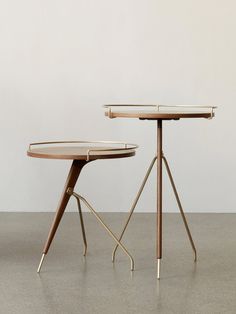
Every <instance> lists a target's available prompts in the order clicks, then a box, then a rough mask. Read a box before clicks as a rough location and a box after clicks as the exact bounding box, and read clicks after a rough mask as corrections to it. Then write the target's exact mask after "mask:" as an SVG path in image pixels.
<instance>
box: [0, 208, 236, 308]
mask: <svg viewBox="0 0 236 314" xmlns="http://www.w3.org/2000/svg"><path fill="white" fill-rule="evenodd" d="M52 217H53V214H52V213H0V248H1V250H0V313H1V314H8V313H9V314H15V313H16V314H21V313H22V314H31V313H32V314H54V313H55V314H67V313H68V314H73V313H79V314H107V313H109V314H110V313H114V314H132V313H134V314H145V313H147V314H148V313H160V314H162V313H166V314H171V313H173V314H191V313H193V314H198V313H201V314H213V313H219V314H224V313H227V314H230V313H232V314H235V313H236V214H189V215H188V221H189V225H190V227H191V231H192V235H193V237H194V240H195V244H196V246H197V250H198V262H197V263H196V264H195V263H194V262H193V255H192V251H191V247H190V244H189V242H188V239H187V237H186V234H185V230H184V226H183V223H182V221H181V218H180V216H179V215H178V214H165V215H164V221H163V232H164V243H163V246H164V250H163V254H164V256H163V261H162V268H161V277H162V278H161V280H160V281H157V280H156V263H155V215H154V214H135V216H134V218H133V220H132V222H131V224H130V227H129V229H128V232H127V234H126V236H125V240H124V243H125V244H126V245H127V247H128V248H129V249H130V251H131V253H132V254H133V256H134V258H135V262H136V265H135V271H134V272H133V273H131V272H130V270H129V267H130V264H129V260H128V259H127V257H126V256H125V255H123V253H122V252H119V254H118V255H117V262H116V264H115V265H113V264H112V262H111V251H112V247H113V241H112V240H111V239H110V238H109V237H108V236H107V235H106V233H105V231H104V230H103V229H102V228H101V227H100V225H98V224H97V222H96V221H95V219H94V217H93V216H91V215H90V214H87V213H86V214H85V227H86V231H87V239H88V254H87V257H86V258H84V257H83V255H82V252H83V246H82V238H81V230H80V224H79V216H78V214H77V213H68V214H65V216H64V217H63V220H62V223H61V225H60V227H59V229H58V233H57V235H56V238H55V240H54V242H53V244H52V246H51V250H50V252H49V253H48V255H47V256H46V259H45V262H44V264H43V267H42V271H41V274H40V275H38V274H37V273H36V269H37V266H38V262H39V260H40V257H41V250H42V246H43V243H44V241H45V238H46V236H47V232H48V229H49V226H50V223H51V221H52ZM103 217H104V218H105V220H106V221H107V223H108V224H109V225H110V226H112V228H113V229H114V230H115V231H116V232H118V231H119V230H120V226H121V222H122V221H123V220H124V218H125V215H124V214H110V213H109V214H103Z"/></svg>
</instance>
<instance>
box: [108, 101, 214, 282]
mask: <svg viewBox="0 0 236 314" xmlns="http://www.w3.org/2000/svg"><path fill="white" fill-rule="evenodd" d="M104 107H105V108H106V112H105V115H106V116H107V117H109V118H111V119H113V118H136V119H137V118H138V119H140V120H155V121H157V154H156V156H155V157H154V158H153V160H152V162H151V164H150V166H149V168H148V171H147V173H146V175H145V178H144V180H143V182H142V184H141V187H140V189H139V191H138V194H137V196H136V198H135V200H134V203H133V205H132V206H131V209H130V212H129V216H128V219H127V221H126V223H125V225H124V227H123V230H122V232H121V234H120V237H119V241H121V239H122V237H123V235H124V233H125V230H126V228H127V226H128V224H129V221H130V219H131V216H132V214H133V212H134V209H135V207H136V205H137V203H138V200H139V198H140V196H141V194H142V191H143V188H144V186H145V184H146V182H147V179H148V177H149V174H150V173H151V170H152V168H153V166H154V164H155V162H156V161H157V163H156V167H157V220H156V224H157V236H156V258H157V278H158V279H160V265H161V258H162V161H163V162H164V164H165V167H166V170H167V174H168V177H169V179H170V183H171V186H172V188H173V191H174V194H175V197H176V201H177V204H178V207H179V210H180V213H181V216H182V219H183V222H184V225H185V228H186V232H187V235H188V237H189V240H190V243H191V246H192V249H193V252H194V261H196V260H197V252H196V248H195V245H194V242H193V239H192V236H191V233H190V229H189V227H188V224H187V220H186V217H185V214H184V211H183V207H182V205H181V202H180V198H179V195H178V192H177V189H176V186H175V183H174V179H173V176H172V174H171V171H170V167H169V164H168V162H167V159H166V157H165V156H164V153H163V151H162V124H163V123H162V122H163V120H164V121H165V120H179V119H183V118H185V119H186V118H192V119H193V118H205V119H212V118H213V117H214V115H215V114H214V110H215V109H216V108H217V107H215V106H184V105H183V106H182V105H179V106H163V105H136V104H135V105H127V104H125V105H123V104H119V105H116V104H114V105H105V106H104ZM117 248H118V246H117V245H116V246H115V248H114V250H113V254H112V261H113V262H114V260H115V254H116V250H117Z"/></svg>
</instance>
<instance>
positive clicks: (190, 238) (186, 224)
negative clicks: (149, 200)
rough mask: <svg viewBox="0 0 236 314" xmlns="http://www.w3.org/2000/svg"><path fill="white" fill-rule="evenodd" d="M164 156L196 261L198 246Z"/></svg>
mask: <svg viewBox="0 0 236 314" xmlns="http://www.w3.org/2000/svg"><path fill="white" fill-rule="evenodd" d="M162 158H163V160H164V163H165V166H166V170H167V173H168V176H169V179H170V183H171V186H172V188H173V191H174V194H175V198H176V201H177V204H178V207H179V210H180V214H181V216H182V219H183V222H184V225H185V229H186V231H187V234H188V237H189V241H190V243H191V246H192V249H193V252H194V261H195V262H196V260H197V251H196V248H195V245H194V242H193V238H192V236H191V232H190V229H189V227H188V223H187V219H186V217H185V214H184V210H183V207H182V204H181V202H180V198H179V195H178V192H177V189H176V186H175V183H174V179H173V177H172V174H171V171H170V167H169V165H168V162H167V159H166V158H165V156H162Z"/></svg>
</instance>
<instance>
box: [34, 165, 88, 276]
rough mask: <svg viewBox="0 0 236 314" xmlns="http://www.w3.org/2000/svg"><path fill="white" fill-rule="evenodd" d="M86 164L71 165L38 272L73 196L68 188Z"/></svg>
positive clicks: (72, 185) (74, 182) (73, 183)
mask: <svg viewBox="0 0 236 314" xmlns="http://www.w3.org/2000/svg"><path fill="white" fill-rule="evenodd" d="M85 164H86V161H80V160H73V163H72V165H71V168H70V171H69V174H68V177H67V180H66V183H65V187H64V190H63V192H62V196H61V199H60V202H59V205H58V208H57V212H56V215H55V218H54V221H53V223H52V226H51V229H50V231H49V234H48V238H47V241H46V243H45V246H44V249H43V255H42V258H41V261H40V264H39V267H38V272H40V268H41V266H42V262H43V259H44V257H45V255H46V254H47V252H48V250H49V248H50V245H51V243H52V240H53V238H54V236H55V233H56V231H57V228H58V225H59V223H60V221H61V218H62V216H63V214H64V211H65V209H66V206H67V204H68V202H69V199H70V197H71V195H70V194H68V193H67V190H68V188H71V189H72V190H73V189H74V186H75V184H76V182H77V179H78V177H79V174H80V172H81V170H82V168H83V166H84V165H85Z"/></svg>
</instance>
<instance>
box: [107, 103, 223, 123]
mask: <svg viewBox="0 0 236 314" xmlns="http://www.w3.org/2000/svg"><path fill="white" fill-rule="evenodd" d="M104 107H105V108H107V111H106V112H105V115H106V116H108V117H109V118H138V119H148V120H158V119H163V120H178V119H181V118H206V119H211V118H213V117H214V115H215V114H214V109H215V108H217V107H215V106H185V105H178V106H167V105H126V104H125V105H122V104H119V105H105V106H104Z"/></svg>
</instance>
